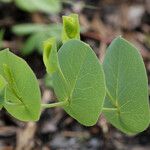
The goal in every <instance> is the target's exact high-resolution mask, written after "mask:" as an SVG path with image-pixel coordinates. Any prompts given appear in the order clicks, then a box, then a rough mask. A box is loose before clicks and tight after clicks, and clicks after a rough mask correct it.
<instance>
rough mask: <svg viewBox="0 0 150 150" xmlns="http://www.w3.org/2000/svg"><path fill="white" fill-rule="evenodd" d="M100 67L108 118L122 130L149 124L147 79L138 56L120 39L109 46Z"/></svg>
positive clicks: (134, 49) (138, 130)
mask: <svg viewBox="0 0 150 150" xmlns="http://www.w3.org/2000/svg"><path fill="white" fill-rule="evenodd" d="M103 68H104V72H105V77H106V86H107V96H106V99H105V105H104V106H105V107H107V108H116V109H117V110H116V111H114V110H113V109H112V111H104V114H105V116H106V118H107V119H108V121H109V122H110V123H112V124H113V125H114V126H115V127H117V128H118V129H120V130H121V131H123V132H125V133H128V134H136V133H138V132H141V131H143V130H144V129H145V128H147V127H148V125H149V120H150V111H149V102H148V81H147V75H146V71H145V67H144V63H143V60H142V57H141V55H140V54H139V52H138V51H137V49H136V48H135V47H134V46H133V45H131V44H130V43H129V42H127V41H126V40H124V39H123V38H120V37H119V38H116V39H115V40H114V41H113V42H112V44H111V45H110V46H109V48H108V50H107V53H106V57H105V59H104V63H103Z"/></svg>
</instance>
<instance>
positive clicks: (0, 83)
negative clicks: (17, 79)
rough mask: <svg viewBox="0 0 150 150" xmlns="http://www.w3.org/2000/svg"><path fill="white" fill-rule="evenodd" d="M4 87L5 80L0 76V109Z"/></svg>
mask: <svg viewBox="0 0 150 150" xmlns="http://www.w3.org/2000/svg"><path fill="white" fill-rule="evenodd" d="M6 85H7V83H6V80H5V79H4V78H3V76H1V75H0V109H1V108H2V107H3V103H4V94H5V88H6Z"/></svg>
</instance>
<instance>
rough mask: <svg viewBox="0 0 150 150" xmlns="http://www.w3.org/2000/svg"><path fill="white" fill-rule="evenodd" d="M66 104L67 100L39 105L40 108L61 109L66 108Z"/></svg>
mask: <svg viewBox="0 0 150 150" xmlns="http://www.w3.org/2000/svg"><path fill="white" fill-rule="evenodd" d="M68 104H69V102H68V100H66V101H62V102H57V103H52V104H41V107H42V108H52V107H62V106H67V105H68Z"/></svg>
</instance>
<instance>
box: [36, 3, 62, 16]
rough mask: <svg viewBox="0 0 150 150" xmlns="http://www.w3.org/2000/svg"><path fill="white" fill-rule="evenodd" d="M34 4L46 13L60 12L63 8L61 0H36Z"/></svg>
mask: <svg viewBox="0 0 150 150" xmlns="http://www.w3.org/2000/svg"><path fill="white" fill-rule="evenodd" d="M34 5H35V6H36V8H37V10H40V11H42V12H45V13H53V14H56V13H59V12H60V10H61V1H60V0H44V1H43V0H34Z"/></svg>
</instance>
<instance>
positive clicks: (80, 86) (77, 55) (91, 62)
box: [53, 40, 105, 126]
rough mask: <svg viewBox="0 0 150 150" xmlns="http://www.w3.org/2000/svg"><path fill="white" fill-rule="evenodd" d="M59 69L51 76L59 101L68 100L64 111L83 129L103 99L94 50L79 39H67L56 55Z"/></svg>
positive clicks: (92, 120)
mask: <svg viewBox="0 0 150 150" xmlns="http://www.w3.org/2000/svg"><path fill="white" fill-rule="evenodd" d="M58 60H59V64H60V69H61V71H60V70H59V69H58V71H56V72H55V73H54V75H53V87H54V90H55V93H56V95H57V97H58V100H59V101H65V100H68V101H69V105H68V106H65V107H64V109H65V111H66V112H67V113H68V114H69V115H70V116H72V117H73V118H75V119H76V120H77V121H78V122H80V123H81V124H83V125H85V126H92V125H94V124H95V123H96V122H97V120H98V118H99V115H100V112H101V110H102V107H103V101H104V97H105V80H104V73H103V70H102V66H101V65H100V63H99V60H98V59H97V57H96V55H95V53H94V52H93V50H92V49H91V48H90V47H89V46H88V45H87V44H85V43H83V42H81V41H79V40H69V41H68V42H66V43H65V44H64V45H63V46H62V47H61V48H60V50H59V52H58Z"/></svg>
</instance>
